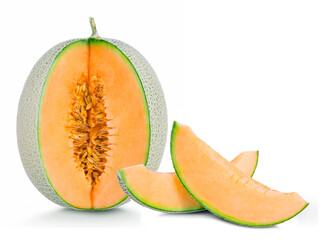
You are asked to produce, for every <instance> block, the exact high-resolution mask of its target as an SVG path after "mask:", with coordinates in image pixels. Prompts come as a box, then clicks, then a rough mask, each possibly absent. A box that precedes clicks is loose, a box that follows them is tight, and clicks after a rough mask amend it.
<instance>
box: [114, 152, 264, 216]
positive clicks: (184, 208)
mask: <svg viewBox="0 0 325 240" xmlns="http://www.w3.org/2000/svg"><path fill="white" fill-rule="evenodd" d="M257 160H258V152H256V151H252V152H243V153H241V154H239V155H238V156H237V157H236V158H235V159H234V160H232V161H231V163H232V164H233V165H234V166H235V167H237V168H238V169H239V170H241V171H243V173H244V174H247V175H249V176H251V175H252V174H253V173H254V170H255V168H256V164H257ZM118 177H119V180H120V185H121V187H122V189H123V190H124V191H125V192H126V193H127V195H129V196H130V197H131V199H133V200H134V201H136V202H138V203H140V204H141V205H143V206H147V207H149V208H151V209H154V210H159V211H164V212H177V213H180V212H195V211H201V210H204V208H203V207H202V205H201V204H200V203H198V202H197V201H196V200H195V199H194V198H193V197H192V196H191V195H190V194H189V193H188V192H187V191H186V189H185V188H184V187H183V185H182V184H181V182H180V181H179V180H178V178H177V176H176V174H175V173H160V172H152V171H150V170H148V169H147V168H146V167H145V166H144V165H143V164H141V165H136V166H131V167H127V168H123V169H120V170H118Z"/></svg>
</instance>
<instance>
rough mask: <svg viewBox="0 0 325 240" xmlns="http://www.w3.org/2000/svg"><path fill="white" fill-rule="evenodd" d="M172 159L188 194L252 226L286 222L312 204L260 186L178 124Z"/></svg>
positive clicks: (292, 194) (230, 217)
mask: <svg viewBox="0 0 325 240" xmlns="http://www.w3.org/2000/svg"><path fill="white" fill-rule="evenodd" d="M171 156H172V159H173V165H174V168H175V172H176V174H177V176H178V178H179V180H180V181H181V183H182V184H183V186H184V187H185V188H186V190H187V191H188V192H189V193H190V194H191V195H192V196H193V197H194V198H195V199H196V200H197V201H198V202H200V203H201V204H202V205H203V206H204V207H205V208H206V209H207V210H209V211H210V212H212V213H214V214H216V215H217V216H219V217H221V218H224V219H225V220H228V221H231V222H234V223H237V224H243V225H248V226H268V225H274V224H278V223H281V222H283V221H286V220H288V219H290V218H292V217H294V216H295V215H296V214H298V213H299V212H301V211H302V210H303V209H304V208H305V207H306V206H307V205H308V203H307V202H306V201H305V200H304V199H303V198H302V197H301V196H300V195H299V194H297V193H295V192H293V193H282V192H279V191H275V190H272V189H270V188H268V187H266V186H264V185H263V184H261V183H259V182H256V181H255V180H253V179H252V178H250V177H249V176H247V175H245V174H244V173H243V172H242V171H240V170H238V169H237V168H235V167H234V165H233V164H230V163H229V162H227V161H226V160H225V159H224V158H222V157H221V156H220V155H219V154H218V153H217V152H215V151H214V150H213V149H212V148H211V147H209V146H208V145H207V144H206V143H205V142H203V141H202V140H201V139H199V138H198V137H197V136H196V135H195V134H194V133H193V131H192V130H191V129H190V128H189V127H187V126H184V125H181V124H179V123H177V122H174V126H173V130H172V136H171Z"/></svg>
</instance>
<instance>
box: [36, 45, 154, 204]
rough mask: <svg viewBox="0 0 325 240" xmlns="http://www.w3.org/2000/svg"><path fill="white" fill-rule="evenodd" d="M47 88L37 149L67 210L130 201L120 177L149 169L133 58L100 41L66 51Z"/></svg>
mask: <svg viewBox="0 0 325 240" xmlns="http://www.w3.org/2000/svg"><path fill="white" fill-rule="evenodd" d="M45 84H46V85H45V87H44V88H43V93H42V101H41V108H40V109H41V112H40V114H39V123H38V131H39V145H40V150H41V155H42V160H43V164H44V169H45V171H46V174H47V177H48V180H49V182H50V183H51V185H52V187H53V189H54V190H55V191H56V192H57V194H58V195H59V196H60V197H61V198H62V199H63V200H64V201H65V202H66V203H68V204H69V205H71V206H73V207H75V208H82V209H102V208H108V207H112V206H115V205H117V204H118V203H120V202H122V201H123V200H125V199H126V195H125V194H124V193H123V191H122V190H121V188H120V187H119V184H118V181H117V177H116V171H117V170H118V169H120V168H123V167H127V166H130V165H136V164H146V161H147V156H148V152H149V142H150V123H149V115H148V114H149V113H148V105H147V102H146V97H145V94H144V90H143V87H142V84H141V81H140V79H139V77H138V75H137V72H136V71H135V69H134V67H133V65H132V64H131V63H130V61H129V60H128V58H127V57H126V56H125V55H124V54H123V53H122V52H121V51H120V50H119V49H118V48H116V47H115V46H114V45H112V44H110V43H108V42H106V41H103V40H96V39H87V40H80V41H77V42H74V43H72V44H70V45H68V46H67V47H66V48H65V49H64V50H63V51H62V52H61V53H60V54H59V55H58V56H57V58H56V60H55V62H54V63H53V65H52V67H51V69H50V72H49V74H48V77H47V80H46V82H45Z"/></svg>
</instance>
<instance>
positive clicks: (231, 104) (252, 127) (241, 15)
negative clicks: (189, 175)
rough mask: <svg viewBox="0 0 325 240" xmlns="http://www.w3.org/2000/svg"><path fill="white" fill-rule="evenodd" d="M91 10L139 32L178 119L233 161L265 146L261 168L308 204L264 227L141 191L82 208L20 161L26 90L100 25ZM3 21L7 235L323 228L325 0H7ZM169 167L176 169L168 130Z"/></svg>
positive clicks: (1, 6) (316, 235) (1, 201)
mask: <svg viewBox="0 0 325 240" xmlns="http://www.w3.org/2000/svg"><path fill="white" fill-rule="evenodd" d="M89 16H93V17H95V20H96V23H97V28H98V32H99V34H100V35H101V36H103V37H110V38H116V39H120V40H122V41H125V42H126V43H129V44H130V45H132V46H134V47H135V48H136V49H138V50H139V51H140V52H141V53H142V54H143V55H144V56H145V57H146V58H147V60H148V61H149V62H150V63H151V65H152V66H153V67H154V69H155V70H156V72H157V74H158V76H159V78H160V80H161V84H162V86H163V89H164V92H165V97H166V99H167V107H168V113H169V130H170V127H171V125H172V121H173V120H178V121H180V122H182V123H184V124H187V125H190V126H191V127H192V128H193V130H194V131H195V132H196V133H197V135H198V136H199V137H201V138H202V139H204V140H205V141H206V142H207V143H208V144H210V145H211V146H212V147H213V148H215V150H216V151H218V152H220V153H221V154H222V155H224V156H225V157H226V158H227V159H229V160H231V159H232V158H233V157H234V156H235V155H237V154H238V153H239V152H241V151H245V150H257V149H258V150H260V160H259V165H258V167H257V169H256V173H255V179H256V180H258V181H260V182H262V183H264V184H266V185H268V186H269V187H271V188H274V189H277V190H280V191H289V192H290V191H297V192H299V193H300V194H301V195H302V196H303V197H304V198H305V199H306V200H307V201H309V202H310V206H309V207H308V208H307V209H306V210H305V211H303V212H302V213H301V214H300V215H298V216H297V217H295V218H294V219H292V220H290V221H288V222H285V223H283V224H280V225H278V226H275V227H269V228H260V229H256V228H249V227H243V226H238V225H234V224H231V223H228V222H225V221H222V220H220V219H218V218H217V217H215V216H214V215H212V214H209V213H207V212H203V213H195V214H180V215H171V214H163V213H159V212H155V211H152V210H149V209H146V208H143V207H142V206H140V205H137V204H135V203H133V202H131V203H129V204H127V205H124V206H122V207H120V208H117V209H114V210H110V211H104V212H81V211H73V210H67V209H63V208H61V207H59V206H56V205H55V204H53V203H51V202H49V201H48V200H47V199H46V198H44V197H43V196H42V195H41V194H40V193H39V192H38V191H37V190H36V189H35V188H34V186H33V185H32V184H31V183H30V181H29V179H28V178H27V176H26V174H25V172H24V170H23V167H22V165H21V162H20V158H19V154H18V149H17V144H16V126H15V124H16V113H17V106H18V100H19V96H20V93H21V91H22V88H23V85H24V82H25V80H26V78H27V76H28V74H29V72H30V70H31V69H32V67H33V65H34V64H35V62H36V61H37V60H38V58H39V57H41V55H42V54H43V53H45V52H46V51H47V50H48V49H49V48H51V47H52V46H53V45H55V44H57V43H59V42H62V41H65V40H67V39H71V38H76V37H87V36H89V35H90V27H89V24H88V17H89ZM0 25H1V29H0V31H1V33H0V35H1V38H0V39H1V40H0V41H1V54H0V69H1V95H0V98H1V103H2V104H1V107H2V109H1V112H2V113H1V118H0V123H1V125H0V126H1V138H0V146H1V153H2V154H1V160H0V161H1V173H0V178H1V181H0V187H1V188H0V206H1V211H0V228H4V230H1V239H5V238H3V236H6V237H7V239H10V238H14V237H18V236H20V237H27V236H28V235H30V236H31V237H33V238H34V239H44V238H46V239H58V238H60V239H65V237H74V238H76V239H77V238H78V239H83V238H85V239H89V238H91V237H96V238H105V239H117V238H122V239H123V238H126V237H132V238H135V237H138V238H140V237H141V238H149V237H150V238H158V239H160V238H166V237H168V238H176V237H177V238H179V237H181V238H182V239H184V238H188V237H190V238H193V239H195V238H197V237H199V238H201V239H202V237H204V236H205V237H206V238H209V239H210V238H211V239H224V238H226V239H235V238H241V239H274V238H277V239H284V238H285V237H286V238H289V237H290V239H291V238H293V237H295V236H297V237H300V238H301V239H302V238H304V239H305V238H307V237H308V238H310V239H321V233H322V232H321V228H322V227H324V226H325V225H324V221H323V220H324V219H322V218H321V217H322V215H321V211H322V210H324V208H323V206H324V204H323V203H324V200H325V199H324V183H325V181H324V166H325V164H324V161H325V159H324V149H325V94H324V81H325V71H324V67H325V35H324V30H325V5H324V2H323V1H202V0H200V1H184V2H182V1H166V0H165V1H109V0H108V1H94V0H92V1H81V0H79V1H67V0H66V1H58V0H56V1H48V2H45V1H31V0H29V1H20V2H17V1H5V2H4V1H1V3H0ZM159 170H160V171H173V169H172V164H171V160H170V156H169V137H168V140H167V145H166V150H165V155H164V158H163V161H162V164H161V167H160V169H159ZM318 213H319V214H318ZM43 228H49V229H43Z"/></svg>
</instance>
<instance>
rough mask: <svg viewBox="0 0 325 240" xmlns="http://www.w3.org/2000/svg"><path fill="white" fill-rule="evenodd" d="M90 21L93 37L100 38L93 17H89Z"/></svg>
mask: <svg viewBox="0 0 325 240" xmlns="http://www.w3.org/2000/svg"><path fill="white" fill-rule="evenodd" d="M89 23H90V27H91V31H92V33H91V36H90V37H91V38H100V37H99V35H98V32H97V28H96V23H95V20H94V18H93V17H90V18H89Z"/></svg>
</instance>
